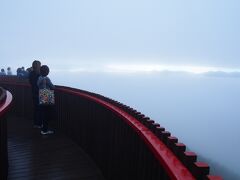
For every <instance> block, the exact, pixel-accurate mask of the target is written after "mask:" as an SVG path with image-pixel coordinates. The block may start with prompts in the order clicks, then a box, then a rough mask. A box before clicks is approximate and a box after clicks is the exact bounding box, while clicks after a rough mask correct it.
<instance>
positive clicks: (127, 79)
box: [51, 71, 240, 179]
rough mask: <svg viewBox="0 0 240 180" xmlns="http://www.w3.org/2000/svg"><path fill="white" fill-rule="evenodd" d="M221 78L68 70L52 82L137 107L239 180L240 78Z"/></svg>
mask: <svg viewBox="0 0 240 180" xmlns="http://www.w3.org/2000/svg"><path fill="white" fill-rule="evenodd" d="M211 74H214V73H211ZM220 74H221V75H220V76H218V75H219V73H215V75H214V76H213V75H211V76H209V74H208V73H203V74H193V73H186V72H170V71H163V72H150V73H149V72H148V73H124V74H123V73H107V72H105V73H104V72H84V73H83V72H68V73H64V74H61V73H52V74H51V78H52V80H53V81H54V82H55V83H56V84H63V85H67V86H72V87H77V88H80V89H84V90H88V91H92V92H96V93H100V94H102V95H104V96H107V97H110V98H113V99H115V100H118V101H120V102H122V103H125V104H127V105H129V106H131V107H133V108H136V109H137V110H139V111H140V112H142V113H143V114H145V115H146V116H149V117H150V118H151V119H153V120H155V121H156V122H158V123H160V124H161V125H162V126H164V127H165V128H166V129H167V130H168V131H170V132H171V133H172V135H173V136H176V137H178V138H179V141H180V142H183V143H185V144H186V145H187V148H188V150H191V151H194V152H196V153H197V154H198V160H199V161H205V162H207V163H209V164H210V166H211V173H212V174H217V175H222V176H223V177H224V178H225V179H239V177H240V173H239V165H238V164H239V161H240V157H239V152H240V141H239V139H240V131H239V119H240V111H239V107H240V101H239V99H240V94H239V92H240V83H239V82H240V78H239V77H238V76H231V75H228V73H224V72H221V73H220ZM222 74H225V75H224V76H223V75H222Z"/></svg>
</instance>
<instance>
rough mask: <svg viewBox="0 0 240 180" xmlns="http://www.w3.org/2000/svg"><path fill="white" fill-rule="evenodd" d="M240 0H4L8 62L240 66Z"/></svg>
mask: <svg viewBox="0 0 240 180" xmlns="http://www.w3.org/2000/svg"><path fill="white" fill-rule="evenodd" d="M239 7H240V1H239V0H197V1H193V0H182V1H179V0H170V1H163V0H130V1H129V0H121V1H120V0H115V1H113V0H41V1H36V0H21V1H19V0H0V24H1V28H0V59H1V66H4V65H5V64H10V65H11V64H19V66H21V64H22V63H25V66H27V64H26V63H29V64H30V63H31V61H32V60H33V59H40V60H43V61H44V62H45V63H49V64H52V65H54V64H56V62H57V61H61V63H62V64H63V65H64V64H68V63H73V64H75V63H76V64H77V63H83V62H86V61H87V60H88V61H91V62H96V61H98V63H101V62H102V61H104V60H105V59H108V61H111V62H116V61H123V60H126V61H127V60H128V61H135V62H139V61H144V62H145V63H146V62H148V61H151V62H157V63H159V64H162V63H163V64H174V65H182V64H183V65H194V66H199V65H200V66H220V67H227V68H232V67H234V68H236V67H237V68H239V67H240V60H239V57H240V35H239V33H240V21H239V19H240V11H239Z"/></svg>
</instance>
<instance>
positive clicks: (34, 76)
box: [28, 60, 42, 128]
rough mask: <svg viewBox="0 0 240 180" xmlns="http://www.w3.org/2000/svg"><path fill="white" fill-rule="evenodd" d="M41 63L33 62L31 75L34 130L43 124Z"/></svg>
mask: <svg viewBox="0 0 240 180" xmlns="http://www.w3.org/2000/svg"><path fill="white" fill-rule="evenodd" d="M40 67H41V62H40V61H37V60H35V61H33V63H32V71H31V72H30V73H29V77H28V78H29V83H30V84H31V87H32V100H33V106H34V107H33V108H34V117H33V127H34V128H41V127H42V122H41V119H40V107H39V99H38V95H39V88H38V85H37V81H38V78H39V76H40Z"/></svg>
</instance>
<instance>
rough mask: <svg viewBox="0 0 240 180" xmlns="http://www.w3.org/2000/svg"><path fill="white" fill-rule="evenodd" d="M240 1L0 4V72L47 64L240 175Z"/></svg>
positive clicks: (54, 75)
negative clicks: (133, 111) (153, 123)
mask: <svg viewBox="0 0 240 180" xmlns="http://www.w3.org/2000/svg"><path fill="white" fill-rule="evenodd" d="M239 7H240V1H239V0H228V1H226V0H201V1H200V0H199V1H193V0H181V1H179V0H171V1H163V0H131V1H129V0H114V1H113V0H101V1H99V0H81V1H80V0H41V1H34V0H21V1H20V0H0V24H1V28H0V63H1V64H0V68H5V70H6V68H7V67H8V66H10V67H11V68H12V69H13V72H15V71H16V69H17V68H18V67H22V66H24V67H25V68H27V67H30V66H31V62H32V61H33V60H34V59H37V60H40V61H41V62H42V64H47V65H49V67H50V69H51V73H50V77H51V79H52V80H53V82H54V83H55V84H59V85H66V86H71V87H77V88H80V89H85V90H89V91H93V92H96V93H100V94H102V95H105V96H108V97H110V98H113V99H116V100H118V101H120V102H123V103H125V104H127V105H130V106H132V107H134V108H136V109H137V110H139V111H141V112H142V113H144V114H145V115H147V116H149V117H151V118H152V119H154V120H155V121H157V122H159V123H160V124H161V125H163V126H164V127H165V128H166V129H167V130H168V131H170V132H171V133H172V134H173V135H174V136H176V137H178V138H179V140H180V141H181V142H183V143H185V144H186V145H187V147H188V148H189V150H192V151H195V152H196V153H197V154H198V155H199V159H200V160H204V161H207V162H208V163H209V164H210V165H211V171H212V173H214V174H220V175H223V176H224V177H225V179H231V180H232V179H240V173H239V169H237V168H238V167H239V166H238V162H239V161H240V156H239V155H238V154H237V153H238V152H239V151H240V149H239V148H240V143H239V138H240V133H239V132H240V131H239V130H238V128H239V124H240V123H239V118H240V111H239V110H238V108H239V107H240V106H239V99H240V97H239V96H240V95H239V92H240V91H239V90H240V83H239V80H240V61H239V58H240V33H239V32H240V23H239V19H240V11H239Z"/></svg>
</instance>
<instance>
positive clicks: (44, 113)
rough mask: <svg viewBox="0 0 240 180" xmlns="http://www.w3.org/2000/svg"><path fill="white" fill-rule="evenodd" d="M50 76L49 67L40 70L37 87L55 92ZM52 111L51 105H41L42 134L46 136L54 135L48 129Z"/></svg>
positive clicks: (43, 66)
mask: <svg viewBox="0 0 240 180" xmlns="http://www.w3.org/2000/svg"><path fill="white" fill-rule="evenodd" d="M48 74H49V68H48V66H47V65H42V66H41V68H40V76H39V78H38V81H37V85H38V88H39V89H49V90H53V89H54V88H55V87H54V85H53V84H52V82H51V80H50V79H49V77H47V75H48ZM51 111H52V107H51V106H49V105H40V118H41V121H42V124H43V126H42V130H41V134H42V135H46V134H53V133H54V132H53V131H50V130H49V129H48V121H49V120H50V115H51V113H52V112H51Z"/></svg>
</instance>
